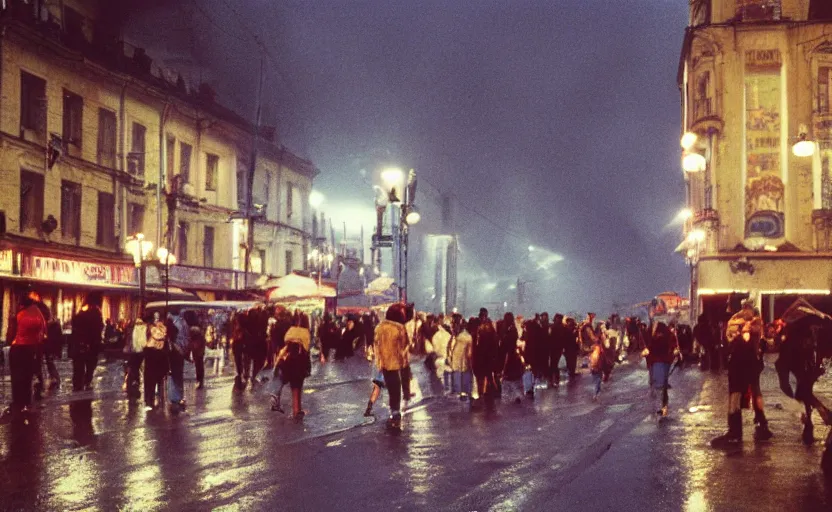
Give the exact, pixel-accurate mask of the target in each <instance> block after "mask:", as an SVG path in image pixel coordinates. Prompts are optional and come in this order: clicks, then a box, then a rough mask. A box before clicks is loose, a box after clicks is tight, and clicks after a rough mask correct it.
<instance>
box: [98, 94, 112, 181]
mask: <svg viewBox="0 0 832 512" xmlns="http://www.w3.org/2000/svg"><path fill="white" fill-rule="evenodd" d="M98 165H103V166H104V167H109V168H111V169H112V168H114V167H115V166H116V113H115V112H113V111H111V110H107V109H104V108H100V109H98Z"/></svg>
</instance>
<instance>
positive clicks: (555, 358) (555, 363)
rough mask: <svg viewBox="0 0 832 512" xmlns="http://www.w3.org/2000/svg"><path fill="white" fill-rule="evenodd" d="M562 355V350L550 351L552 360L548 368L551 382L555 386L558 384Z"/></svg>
mask: <svg viewBox="0 0 832 512" xmlns="http://www.w3.org/2000/svg"><path fill="white" fill-rule="evenodd" d="M562 355H563V351H562V350H555V351H554V352H553V353H552V360H551V364H552V367H551V369H550V375H551V376H552V377H551V382H552V383H553V384H554V385H555V386H560V358H561V356H562Z"/></svg>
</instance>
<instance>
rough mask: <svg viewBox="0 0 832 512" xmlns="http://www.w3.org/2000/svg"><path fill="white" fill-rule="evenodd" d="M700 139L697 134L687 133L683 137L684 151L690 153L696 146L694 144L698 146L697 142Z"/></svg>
mask: <svg viewBox="0 0 832 512" xmlns="http://www.w3.org/2000/svg"><path fill="white" fill-rule="evenodd" d="M698 139H699V136H697V135H696V134H695V133H693V132H685V134H684V135H682V141H681V144H682V149H684V150H685V151H690V149H691V148H692V147H693V146H694V144H696V141H697V140H698Z"/></svg>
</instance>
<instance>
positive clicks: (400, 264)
mask: <svg viewBox="0 0 832 512" xmlns="http://www.w3.org/2000/svg"><path fill="white" fill-rule="evenodd" d="M381 183H382V184H381V186H376V189H377V190H379V191H381V192H382V193H381V194H378V195H377V196H376V212H377V214H378V222H377V224H376V234H375V235H374V236H373V250H374V251H375V253H376V254H377V255H378V256H377V258H378V259H377V265H378V266H379V267H380V264H379V263H380V261H381V258H380V251H379V249H380V248H381V247H391V248H392V249H393V254H394V255H395V259H394V261H393V263H394V274H395V275H396V282H397V283H398V284H399V300H400V301H402V302H407V271H408V268H407V266H408V265H407V262H408V245H409V228H410V226H413V225H415V224H418V223H419V221H420V220H421V219H422V216H421V214H420V213H419V210H418V209H417V208H416V205H415V204H414V201H415V198H416V172H415V171H414V170H413V169H411V170H410V172H409V173H408V174H407V180H406V181H405V173H404V171H402V170H401V169H399V168H396V167H392V168H388V169H385V170H383V171H382V172H381ZM388 205H389V206H390V207H391V210H390V211H391V219H390V227H391V231H392V234H391V235H390V237H389V238H387V237H385V236H384V235H383V234H382V229H383V222H382V220H383V216H384V211H385V210H386V209H387V207H388ZM396 214H398V215H396ZM379 270H380V268H379Z"/></svg>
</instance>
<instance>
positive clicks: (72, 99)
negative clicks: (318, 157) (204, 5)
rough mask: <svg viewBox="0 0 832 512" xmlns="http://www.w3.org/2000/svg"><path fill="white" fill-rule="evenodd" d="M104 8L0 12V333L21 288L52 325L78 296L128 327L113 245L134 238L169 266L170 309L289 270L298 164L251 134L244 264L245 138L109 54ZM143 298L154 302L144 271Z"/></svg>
mask: <svg viewBox="0 0 832 512" xmlns="http://www.w3.org/2000/svg"><path fill="white" fill-rule="evenodd" d="M105 7H112V6H111V5H109V3H108V2H103V1H96V0H63V1H61V2H44V1H42V0H6V1H5V2H2V4H0V25H2V28H1V29H0V34H1V35H0V183H2V184H3V186H2V187H0V286H2V297H3V312H2V317H0V318H2V319H3V320H5V319H6V318H8V316H9V314H10V313H11V311H12V310H13V308H14V305H15V302H16V296H17V295H18V294H19V292H20V291H22V290H23V289H25V288H26V287H27V286H34V287H36V288H37V290H38V291H39V292H40V293H41V295H42V296H43V297H44V299H45V302H46V303H47V304H48V305H49V306H50V308H52V310H53V313H54V314H56V315H57V316H58V317H59V318H61V319H62V320H64V321H66V320H68V319H69V318H70V317H71V315H72V313H73V312H74V311H75V310H76V309H77V308H78V307H79V305H80V303H81V302H82V301H83V299H84V297H85V295H86V293H88V292H89V291H90V290H93V289H96V290H101V291H103V292H104V294H105V314H106V316H107V317H108V318H111V319H113V320H118V319H129V318H131V317H132V316H133V315H135V314H136V312H137V311H138V303H139V301H138V282H137V279H138V273H137V272H136V269H135V266H134V264H133V259H132V256H131V255H130V254H127V252H126V250H125V245H126V242H127V241H128V240H129V239H130V238H131V237H133V236H135V235H136V234H138V233H142V234H143V235H144V236H145V239H146V240H148V241H151V242H152V243H153V244H154V249H155V248H157V247H165V248H168V249H170V250H171V251H173V252H174V253H175V254H176V256H177V260H178V262H177V265H176V266H174V267H173V268H172V269H171V270H170V284H171V286H172V287H173V288H174V290H175V293H176V294H177V295H183V296H184V295H185V294H189V293H195V294H197V295H199V296H200V297H202V298H204V299H216V298H226V297H232V296H235V295H241V294H244V290H246V289H251V288H254V287H255V283H256V282H257V280H258V278H260V277H261V274H275V275H282V274H284V273H285V272H288V271H291V270H294V269H303V268H304V267H305V261H306V258H305V255H306V251H307V247H308V244H309V243H310V239H311V235H310V234H309V232H308V227H309V226H308V225H309V221H308V220H307V218H308V217H309V216H310V212H309V207H308V193H309V191H310V190H311V186H312V179H313V178H314V176H315V175H316V174H317V170H316V169H315V168H314V166H313V165H312V164H311V163H310V162H308V161H306V160H303V159H301V158H299V157H297V156H295V155H293V154H292V153H291V152H290V151H288V150H287V149H286V148H284V147H282V146H280V145H278V144H275V143H274V142H273V136H272V137H269V136H267V135H266V134H265V132H266V131H267V130H261V135H262V136H261V137H260V138H259V142H257V145H258V151H257V153H256V159H257V160H256V165H255V166H254V167H255V168H256V169H257V172H256V175H255V187H254V198H253V203H255V204H258V205H262V206H261V207H260V208H261V210H262V211H260V210H258V212H257V213H258V221H257V223H256V224H255V226H256V227H255V231H256V233H259V232H260V231H261V230H263V229H265V228H266V227H268V228H269V229H268V230H267V231H266V232H265V233H264V234H263V236H258V237H255V247H254V248H253V249H252V250H251V251H248V250H247V249H248V248H247V246H246V242H247V238H246V237H245V236H244V232H245V229H246V223H245V222H238V221H232V218H234V217H243V218H245V217H246V216H247V215H246V211H245V207H246V204H247V196H246V191H247V186H246V185H247V179H246V177H247V175H248V173H249V172H250V168H251V166H250V162H251V158H252V155H253V154H254V153H253V152H252V145H253V144H254V140H255V137H254V132H255V129H254V127H253V126H252V125H251V124H250V123H249V122H247V121H246V120H244V119H243V118H241V117H240V116H238V115H237V114H235V113H234V112H231V111H230V110H228V109H226V108H224V107H222V106H221V105H219V104H218V103H217V102H216V101H215V99H214V95H213V92H212V91H211V89H210V88H209V87H206V86H202V85H198V84H194V86H192V87H191V86H189V85H188V84H186V83H185V82H184V81H183V80H182V79H181V78H180V77H178V76H177V75H176V73H175V72H173V71H172V70H169V69H164V68H162V67H160V66H157V65H155V64H154V63H153V61H152V59H151V58H150V56H148V55H146V54H145V52H144V51H143V50H142V49H141V48H138V47H135V46H132V45H130V44H127V43H125V42H123V41H121V40H120V39H119V37H118V36H117V32H115V27H116V26H117V25H116V24H115V23H114V21H113V20H112V19H110V18H109V17H108V11H107V9H105ZM272 132H273V130H272ZM261 195H262V197H261ZM241 209H242V212H241ZM260 213H262V215H259V214H260ZM154 252H155V251H154ZM249 254H250V255H251V264H250V265H249V269H248V270H249V272H248V273H247V272H246V270H247V269H246V265H245V261H246V257H247V256H248V255H249ZM246 274H248V275H246ZM148 287H149V288H148V296H147V298H160V297H161V294H162V293H163V291H162V280H161V278H160V272H159V271H158V269H156V268H155V267H150V268H149V269H148ZM188 296H193V295H188ZM3 320H0V321H3ZM3 324H5V322H4V321H3ZM4 332H5V325H3V326H2V329H0V335H2V333H4Z"/></svg>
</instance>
